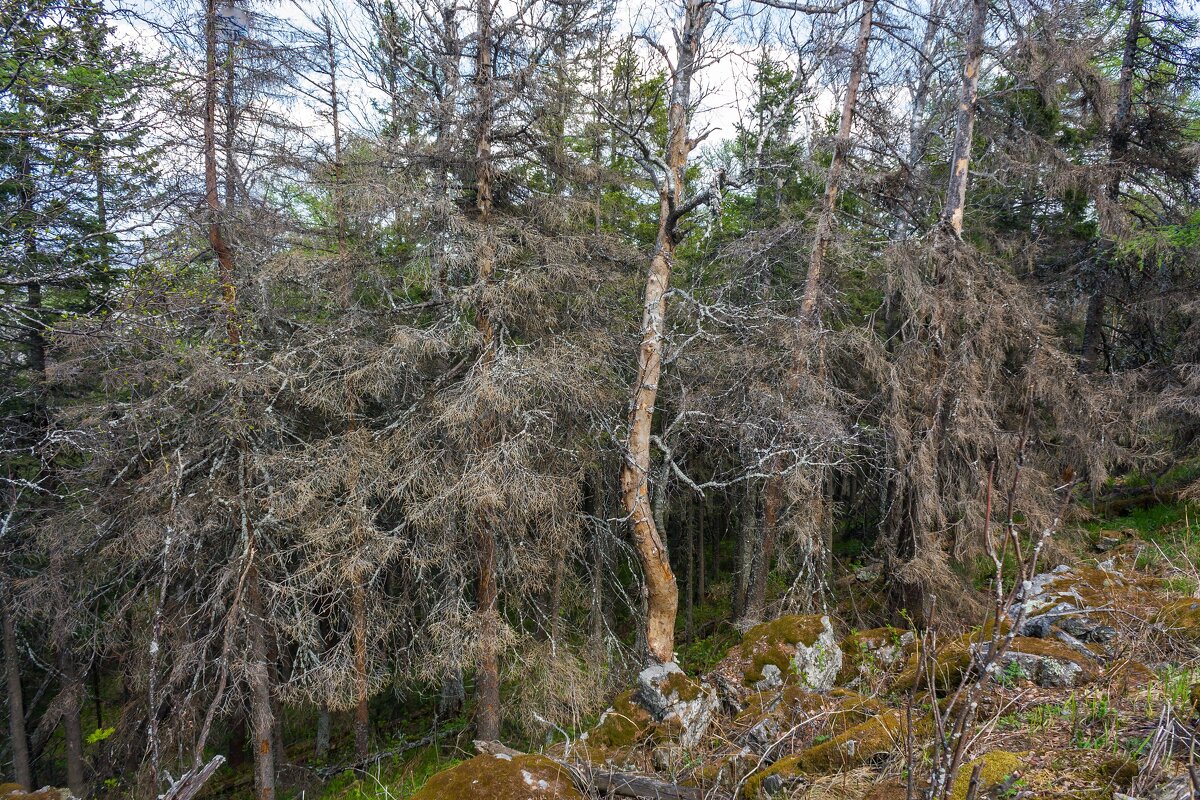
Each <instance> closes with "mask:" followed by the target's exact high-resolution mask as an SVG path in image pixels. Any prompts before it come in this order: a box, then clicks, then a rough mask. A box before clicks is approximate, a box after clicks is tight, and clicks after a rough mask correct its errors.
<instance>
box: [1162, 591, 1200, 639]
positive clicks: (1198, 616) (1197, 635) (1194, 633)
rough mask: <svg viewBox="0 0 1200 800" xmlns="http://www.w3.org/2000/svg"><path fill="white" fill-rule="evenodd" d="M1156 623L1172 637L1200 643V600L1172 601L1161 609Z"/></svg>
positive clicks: (1192, 598)
mask: <svg viewBox="0 0 1200 800" xmlns="http://www.w3.org/2000/svg"><path fill="white" fill-rule="evenodd" d="M1154 621H1155V622H1156V623H1158V624H1159V625H1162V626H1163V627H1164V628H1166V629H1167V630H1168V631H1169V632H1170V633H1171V634H1172V635H1175V636H1178V637H1180V638H1182V639H1187V640H1188V641H1192V642H1200V600H1197V599H1196V598H1194V597H1182V598H1180V599H1178V600H1172V601H1171V602H1169V603H1167V604H1166V605H1164V606H1163V607H1162V608H1161V609H1159V611H1158V613H1157V614H1156V615H1155V617H1154Z"/></svg>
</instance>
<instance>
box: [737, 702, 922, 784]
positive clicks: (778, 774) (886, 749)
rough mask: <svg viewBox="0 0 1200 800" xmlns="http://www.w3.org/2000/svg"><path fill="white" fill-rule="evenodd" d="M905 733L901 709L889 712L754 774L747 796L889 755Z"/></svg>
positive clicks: (871, 761)
mask: <svg viewBox="0 0 1200 800" xmlns="http://www.w3.org/2000/svg"><path fill="white" fill-rule="evenodd" d="M919 724H920V725H921V726H922V727H924V726H925V725H926V724H927V723H926V722H925V721H924V720H922V721H921V722H920V723H919ZM916 727H917V725H914V728H916ZM914 733H915V731H914ZM904 736H905V724H904V717H903V715H902V714H901V712H900V711H897V710H890V711H886V712H884V713H882V714H879V715H877V716H874V717H872V718H871V719H869V720H867V721H866V722H863V723H861V724H859V725H855V726H854V727H852V728H848V729H846V730H845V731H843V732H842V733H841V734H839V735H837V736H835V737H833V738H832V739H830V740H829V741H827V742H822V743H821V744H818V745H814V746H813V747H810V748H808V749H807V750H803V751H801V752H799V753H797V754H796V755H794V756H788V757H786V758H781V759H779V760H778V761H776V762H775V763H774V764H772V765H771V766H770V767H769V768H767V769H766V770H764V771H762V772H760V773H758V774H757V775H752V776H751V777H750V778H749V779H748V780H747V781H746V784H745V796H746V797H747V798H751V800H753V799H754V798H765V797H770V796H772V795H773V794H776V793H778V792H779V791H781V790H783V789H785V788H788V787H790V786H793V785H795V784H796V783H799V782H802V781H803V780H804V779H805V776H810V775H821V774H826V773H830V772H835V771H838V770H844V769H852V768H854V767H858V766H861V765H863V764H870V763H873V762H875V761H877V760H879V759H881V758H886V757H887V756H889V755H890V754H891V753H892V752H893V751H894V750H895V749H896V748H897V746H899V744H900V743H901V742H902V741H903V740H904Z"/></svg>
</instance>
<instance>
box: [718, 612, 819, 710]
mask: <svg viewBox="0 0 1200 800" xmlns="http://www.w3.org/2000/svg"><path fill="white" fill-rule="evenodd" d="M841 666H842V649H841V647H840V646H839V645H838V641H837V638H836V637H835V636H834V633H833V625H832V624H831V623H830V621H829V617H826V616H821V615H816V614H808V615H804V614H793V615H789V616H784V617H780V618H779V619H775V620H771V621H770V622H764V623H762V624H760V625H755V626H754V627H753V628H751V629H750V630H748V631H746V634H745V635H744V636H743V637H742V642H741V644H739V645H738V646H737V647H735V648H733V649H732V650H731V651H730V652H729V654H728V655H727V656H726V657H725V658H724V659H723V660H722V661H721V663H720V664H718V665H717V667H716V669H715V670H714V673H716V674H717V675H718V676H719V678H720V681H719V683H720V685H721V686H722V689H723V690H726V689H728V690H729V691H733V692H736V693H738V694H740V695H745V694H747V693H748V692H751V691H755V692H763V691H768V690H771V689H775V688H778V687H779V686H781V685H792V684H795V685H799V686H801V687H802V688H804V689H805V690H807V691H813V692H827V691H829V690H830V689H831V688H833V686H834V684H835V682H836V680H837V675H838V672H839V670H840V669H841ZM734 699H735V700H737V701H739V702H740V701H741V700H743V699H744V697H738V698H734Z"/></svg>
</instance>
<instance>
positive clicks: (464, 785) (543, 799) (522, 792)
mask: <svg viewBox="0 0 1200 800" xmlns="http://www.w3.org/2000/svg"><path fill="white" fill-rule="evenodd" d="M413 800H583V795H582V794H580V792H579V790H578V789H576V788H575V785H574V784H573V783H572V782H571V777H570V775H569V774H568V773H567V771H566V770H565V769H564V768H563V767H561V766H560V765H558V764H556V763H554V762H553V761H551V760H550V759H548V758H546V757H545V756H539V755H520V756H513V757H512V758H506V757H503V756H493V755H482V756H476V757H475V758H472V759H471V760H469V761H464V762H463V763H461V764H459V765H458V766H455V767H451V768H450V769H448V770H445V771H443V772H439V773H438V774H436V775H434V776H433V777H432V778H430V779H429V781H428V782H427V783H426V784H425V786H424V788H422V789H421V790H420V791H419V792H417V793H416V794H415V795H413Z"/></svg>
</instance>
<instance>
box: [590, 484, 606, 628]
mask: <svg viewBox="0 0 1200 800" xmlns="http://www.w3.org/2000/svg"><path fill="white" fill-rule="evenodd" d="M605 516H606V515H605V507H604V478H603V476H602V475H600V474H599V472H598V471H597V472H596V473H595V474H594V475H593V476H592V517H593V518H594V519H595V520H596V522H595V523H594V525H593V533H592V542H591V548H592V602H591V608H590V609H589V611H588V616H589V618H590V621H591V624H592V636H591V641H592V647H593V648H598V647H599V646H600V644H601V643H602V642H603V641H604V542H603V540H602V539H601V535H600V521H601V520H603V519H604V518H605Z"/></svg>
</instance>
